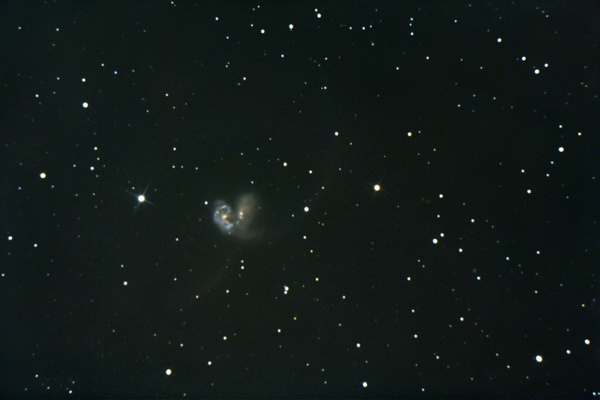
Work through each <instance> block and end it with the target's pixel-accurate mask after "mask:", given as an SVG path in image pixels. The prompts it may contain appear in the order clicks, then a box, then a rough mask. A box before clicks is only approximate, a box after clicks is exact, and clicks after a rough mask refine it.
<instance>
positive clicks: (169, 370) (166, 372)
mask: <svg viewBox="0 0 600 400" xmlns="http://www.w3.org/2000/svg"><path fill="white" fill-rule="evenodd" d="M172 372H173V371H171V369H169V368H167V370H166V371H165V374H167V375H171V373H172Z"/></svg>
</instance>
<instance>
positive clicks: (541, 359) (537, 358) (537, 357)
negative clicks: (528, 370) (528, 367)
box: [535, 355, 544, 363]
mask: <svg viewBox="0 0 600 400" xmlns="http://www.w3.org/2000/svg"><path fill="white" fill-rule="evenodd" d="M543 360H544V359H543V358H542V356H540V355H537V356H535V361H537V362H539V363H541V362H542V361H543Z"/></svg>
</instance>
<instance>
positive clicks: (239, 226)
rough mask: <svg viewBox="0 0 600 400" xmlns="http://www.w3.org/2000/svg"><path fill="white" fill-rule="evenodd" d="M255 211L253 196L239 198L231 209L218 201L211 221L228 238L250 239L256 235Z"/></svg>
mask: <svg viewBox="0 0 600 400" xmlns="http://www.w3.org/2000/svg"><path fill="white" fill-rule="evenodd" d="M257 211H258V206H257V199H256V196H255V195H253V194H245V195H243V196H240V197H239V198H238V199H237V201H236V202H235V205H234V206H233V207H232V206H231V205H229V203H227V202H225V201H223V200H218V201H216V202H215V206H214V210H213V221H214V222H215V224H216V225H217V226H218V227H219V229H220V230H221V232H223V233H224V234H226V235H228V236H232V237H235V238H238V239H250V238H253V237H256V236H257V235H258V231H257V230H256V226H255V223H254V218H255V216H256V212H257Z"/></svg>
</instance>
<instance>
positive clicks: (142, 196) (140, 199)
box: [137, 194, 146, 203]
mask: <svg viewBox="0 0 600 400" xmlns="http://www.w3.org/2000/svg"><path fill="white" fill-rule="evenodd" d="M137 199H138V201H139V202H140V203H143V202H145V201H146V196H144V195H143V194H140V195H139V196H138V197H137Z"/></svg>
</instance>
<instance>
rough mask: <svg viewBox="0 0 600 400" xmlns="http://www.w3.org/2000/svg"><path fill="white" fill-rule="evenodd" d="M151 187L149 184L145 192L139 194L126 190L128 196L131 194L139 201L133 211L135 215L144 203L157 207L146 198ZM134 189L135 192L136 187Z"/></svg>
mask: <svg viewBox="0 0 600 400" xmlns="http://www.w3.org/2000/svg"><path fill="white" fill-rule="evenodd" d="M149 187H150V184H148V185H147V186H146V189H144V191H143V192H142V193H138V194H135V193H132V192H130V191H129V190H125V191H126V192H127V193H128V194H130V195H131V196H133V197H135V198H136V200H137V204H136V205H135V207H134V209H133V213H134V214H135V213H136V212H137V210H138V208H140V206H141V205H142V204H143V203H148V204H150V205H152V206H154V207H156V205H154V203H152V202H151V201H149V200H148V199H147V198H146V193H147V192H148V188H149ZM132 189H133V190H135V187H132Z"/></svg>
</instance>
